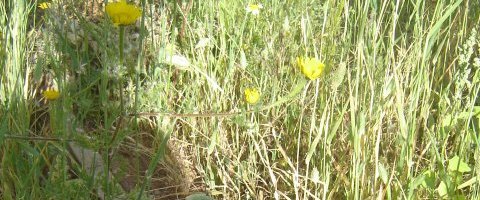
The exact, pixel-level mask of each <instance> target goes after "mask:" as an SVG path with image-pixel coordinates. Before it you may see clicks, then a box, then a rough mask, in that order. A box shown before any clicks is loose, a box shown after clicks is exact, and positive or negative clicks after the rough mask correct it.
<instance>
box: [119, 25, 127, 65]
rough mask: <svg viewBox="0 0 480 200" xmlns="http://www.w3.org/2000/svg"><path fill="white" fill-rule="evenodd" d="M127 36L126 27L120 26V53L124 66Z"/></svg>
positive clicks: (121, 62) (121, 63)
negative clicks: (124, 44) (125, 38)
mask: <svg viewBox="0 0 480 200" xmlns="http://www.w3.org/2000/svg"><path fill="white" fill-rule="evenodd" d="M124 36H125V27H124V26H120V44H119V45H120V46H119V47H118V49H119V51H120V52H119V53H120V65H121V66H123V64H124V56H123V49H124V47H123V38H124Z"/></svg>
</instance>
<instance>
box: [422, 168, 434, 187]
mask: <svg viewBox="0 0 480 200" xmlns="http://www.w3.org/2000/svg"><path fill="white" fill-rule="evenodd" d="M423 175H424V179H423V182H422V186H423V187H425V188H429V189H434V188H435V173H433V172H432V171H431V170H427V171H425V172H423Z"/></svg>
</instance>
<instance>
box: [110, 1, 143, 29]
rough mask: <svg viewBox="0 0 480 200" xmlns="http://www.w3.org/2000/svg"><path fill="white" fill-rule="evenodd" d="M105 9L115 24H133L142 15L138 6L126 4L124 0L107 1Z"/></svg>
mask: <svg viewBox="0 0 480 200" xmlns="http://www.w3.org/2000/svg"><path fill="white" fill-rule="evenodd" d="M105 10H106V11H107V14H108V16H110V19H112V21H113V24H115V25H116V26H119V25H130V24H133V23H135V21H137V19H138V18H139V17H140V15H142V11H141V10H140V8H138V7H137V6H135V5H131V4H127V2H126V1H125V0H120V1H119V2H113V3H108V4H107V6H106V7H105Z"/></svg>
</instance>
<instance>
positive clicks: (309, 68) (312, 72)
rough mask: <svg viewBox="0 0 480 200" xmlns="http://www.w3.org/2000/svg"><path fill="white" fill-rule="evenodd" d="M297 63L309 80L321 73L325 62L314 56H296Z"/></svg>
mask: <svg viewBox="0 0 480 200" xmlns="http://www.w3.org/2000/svg"><path fill="white" fill-rule="evenodd" d="M297 64H298V66H299V67H300V70H301V71H302V73H303V74H304V75H305V76H306V77H308V78H309V79H310V80H315V79H316V78H318V77H320V75H322V73H323V70H324V69H325V64H323V63H322V62H321V61H320V60H318V59H316V58H302V57H300V58H297Z"/></svg>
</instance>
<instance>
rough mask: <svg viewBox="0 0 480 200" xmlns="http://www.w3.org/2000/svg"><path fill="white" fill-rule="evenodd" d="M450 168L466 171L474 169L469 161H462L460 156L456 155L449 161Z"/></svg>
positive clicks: (461, 171)
mask: <svg viewBox="0 0 480 200" xmlns="http://www.w3.org/2000/svg"><path fill="white" fill-rule="evenodd" d="M448 170H450V171H457V172H460V173H464V172H469V171H471V170H472V169H470V167H469V166H468V164H467V163H465V162H463V161H461V160H460V158H459V157H458V156H454V157H453V158H451V159H450V160H449V161H448Z"/></svg>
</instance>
